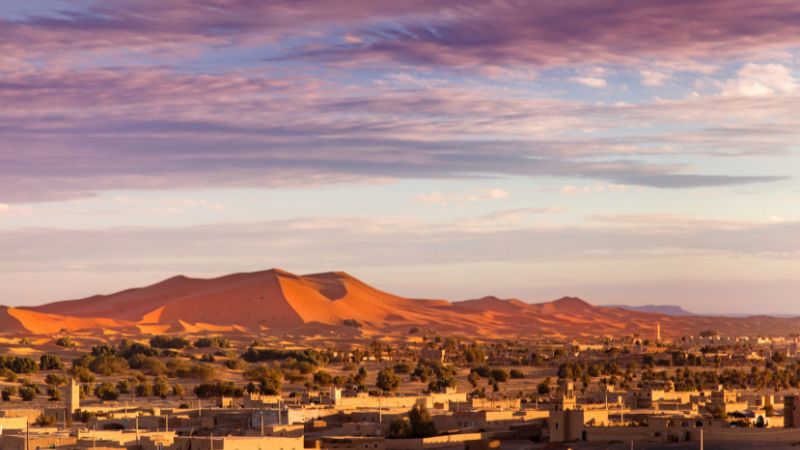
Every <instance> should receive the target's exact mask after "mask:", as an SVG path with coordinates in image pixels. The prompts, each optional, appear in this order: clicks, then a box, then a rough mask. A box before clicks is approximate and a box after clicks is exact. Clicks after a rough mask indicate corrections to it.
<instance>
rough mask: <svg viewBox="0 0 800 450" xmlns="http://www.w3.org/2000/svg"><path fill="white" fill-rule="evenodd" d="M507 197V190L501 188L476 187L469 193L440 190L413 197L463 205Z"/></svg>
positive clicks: (421, 200)
mask: <svg viewBox="0 0 800 450" xmlns="http://www.w3.org/2000/svg"><path fill="white" fill-rule="evenodd" d="M508 197H509V194H508V192H506V191H504V190H502V189H476V190H474V191H472V192H471V193H469V194H463V195H454V194H443V193H441V192H431V193H429V194H419V195H417V196H415V197H414V201H415V202H417V203H431V204H438V205H449V204H456V205H463V204H466V203H475V202H484V201H489V200H504V199H507V198H508Z"/></svg>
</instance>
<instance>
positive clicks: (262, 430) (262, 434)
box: [259, 411, 264, 437]
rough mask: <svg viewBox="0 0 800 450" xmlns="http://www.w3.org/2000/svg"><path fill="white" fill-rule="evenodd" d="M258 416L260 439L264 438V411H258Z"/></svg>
mask: <svg viewBox="0 0 800 450" xmlns="http://www.w3.org/2000/svg"><path fill="white" fill-rule="evenodd" d="M259 416H261V437H264V411H259Z"/></svg>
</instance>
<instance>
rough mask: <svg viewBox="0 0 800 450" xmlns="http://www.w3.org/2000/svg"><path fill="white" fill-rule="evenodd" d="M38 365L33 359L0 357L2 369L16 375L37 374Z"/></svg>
mask: <svg viewBox="0 0 800 450" xmlns="http://www.w3.org/2000/svg"><path fill="white" fill-rule="evenodd" d="M37 366H38V364H36V361H34V360H32V359H31V358H26V357H20V356H0V368H4V369H9V370H11V371H13V372H14V373H18V374H20V373H33V372H36V368H37Z"/></svg>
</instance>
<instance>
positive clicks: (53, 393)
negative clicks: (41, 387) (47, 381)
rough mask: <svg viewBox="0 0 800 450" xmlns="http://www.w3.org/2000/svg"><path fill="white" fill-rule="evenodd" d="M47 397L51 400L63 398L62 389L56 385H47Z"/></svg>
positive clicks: (55, 400)
mask: <svg viewBox="0 0 800 450" xmlns="http://www.w3.org/2000/svg"><path fill="white" fill-rule="evenodd" d="M47 399H48V400H50V401H51V402H57V401H59V400H61V389H59V388H58V387H56V386H47Z"/></svg>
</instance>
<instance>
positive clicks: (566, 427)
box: [0, 324, 800, 450]
mask: <svg viewBox="0 0 800 450" xmlns="http://www.w3.org/2000/svg"><path fill="white" fill-rule="evenodd" d="M655 329H656V333H655V334H654V335H653V336H649V337H648V336H627V337H624V338H618V339H612V338H606V339H604V340H602V341H600V342H579V341H577V340H571V341H566V342H558V341H554V340H548V341H535V340H530V341H494V342H481V341H477V340H472V341H468V340H464V339H460V338H453V337H441V336H438V335H430V336H421V337H417V339H409V340H408V341H407V342H405V343H399V342H394V343H392V344H389V343H382V342H380V341H378V340H374V341H372V342H364V343H360V344H359V343H352V344H351V345H349V347H348V348H346V349H345V348H340V349H335V348H333V346H334V344H329V346H326V347H324V348H323V347H320V348H302V347H301V346H294V347H292V348H291V349H290V348H289V347H288V346H285V345H284V346H283V348H277V347H276V346H274V345H271V344H270V343H268V342H258V341H253V342H247V341H245V340H237V339H236V338H226V337H222V336H205V337H198V338H196V339H195V340H194V341H191V340H189V339H187V338H184V337H181V336H177V335H156V336H153V337H151V338H150V339H149V340H148V339H140V340H131V339H122V340H120V341H119V342H116V343H115V344H109V343H99V340H97V339H96V338H90V337H88V335H87V336H83V337H69V336H61V337H56V338H22V339H16V340H15V339H13V338H4V340H3V343H2V346H3V347H4V349H5V350H6V351H7V356H3V357H2V359H1V360H0V366H2V369H0V371H2V373H1V374H0V376H2V377H3V379H4V381H3V382H0V386H1V387H2V400H3V402H2V404H1V406H0V429H2V435H0V448H2V449H9V450H32V449H44V448H54V449H72V448H95V449H142V450H149V449H175V450H178V449H181V450H186V449H193V450H197V449H202V450H205V449H228V450H235V449H240V450H249V449H262V450H268V449H281V450H299V449H337V450H347V449H352V450H355V449H379V450H383V449H398V450H399V449H409V450H411V449H465V450H466V449H470V450H475V449H492V448H498V449H519V450H523V449H537V448H576V449H579V448H701V447H700V445H704V446H705V448H715V447H714V445H715V444H717V445H725V444H731V443H736V445H737V448H766V447H769V448H783V447H786V448H789V447H791V446H792V445H796V443H798V442H800V428H799V427H800V397H799V396H798V394H797V393H798V389H800V365H798V362H797V356H798V353H797V350H798V344H800V338H799V337H797V336H787V337H764V336H761V337H748V336H736V337H734V336H722V335H720V334H719V333H716V332H714V331H713V330H708V331H706V332H704V333H702V334H701V335H698V336H686V337H681V338H675V339H668V338H664V339H662V337H661V327H660V324H656V326H655ZM240 337H241V336H240ZM22 348H27V349H28V353H29V356H12V355H11V354H13V353H21V352H20V349H22ZM54 349H55V350H54ZM70 359H71V361H70Z"/></svg>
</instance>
